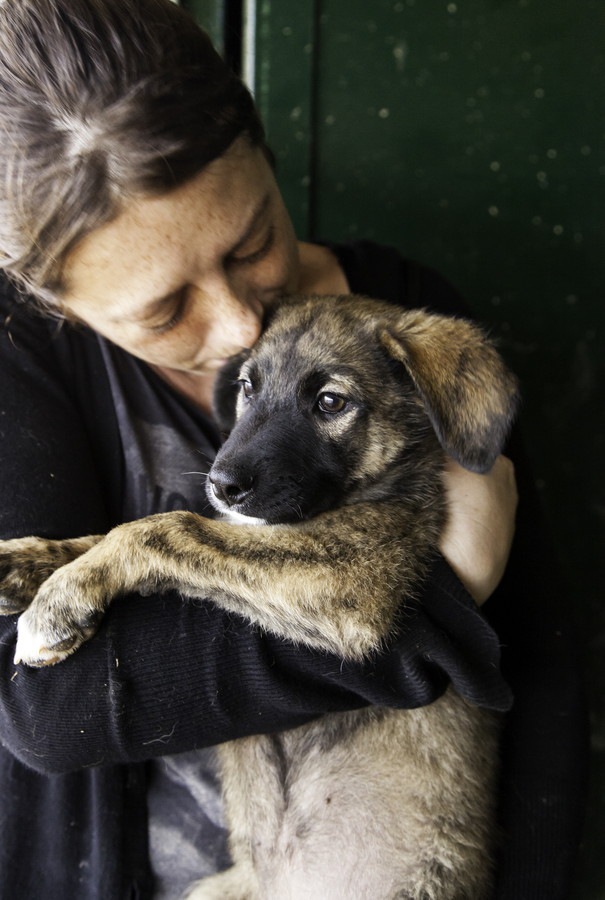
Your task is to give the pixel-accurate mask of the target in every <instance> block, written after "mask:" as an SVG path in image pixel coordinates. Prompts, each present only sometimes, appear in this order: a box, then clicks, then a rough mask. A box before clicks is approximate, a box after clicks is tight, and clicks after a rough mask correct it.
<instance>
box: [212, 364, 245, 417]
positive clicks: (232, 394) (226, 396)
mask: <svg viewBox="0 0 605 900" xmlns="http://www.w3.org/2000/svg"><path fill="white" fill-rule="evenodd" d="M249 356H250V351H249V350H242V352H241V353H238V354H237V355H236V356H231V357H230V358H229V359H228V360H227V362H226V363H225V365H224V366H223V368H222V369H220V371H219V372H218V374H217V376H216V382H215V385H214V394H213V397H212V412H213V415H214V420H215V422H216V424H217V426H218V428H219V431H221V432H223V433H224V434H228V433H229V432H230V431H231V429H232V428H233V426H234V425H235V407H236V402H237V394H238V383H237V379H238V376H239V373H240V369H241V367H242V366H243V364H244V363H245V361H246V360H247V359H248V357H249Z"/></svg>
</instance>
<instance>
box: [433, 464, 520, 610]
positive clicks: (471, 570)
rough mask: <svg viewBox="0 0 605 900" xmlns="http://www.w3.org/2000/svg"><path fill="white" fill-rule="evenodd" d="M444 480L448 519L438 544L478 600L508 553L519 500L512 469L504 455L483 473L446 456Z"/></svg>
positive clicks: (495, 582)
mask: <svg viewBox="0 0 605 900" xmlns="http://www.w3.org/2000/svg"><path fill="white" fill-rule="evenodd" d="M444 483H445V489H446V494H447V502H448V519H447V522H446V526H445V530H444V532H443V535H442V537H441V541H440V543H439V548H440V550H441V552H442V553H443V555H444V556H445V558H446V560H447V561H448V563H449V564H450V566H451V567H452V569H453V570H454V572H455V573H456V575H457V576H458V578H459V579H460V581H461V582H462V583H463V585H464V586H465V588H466V589H467V591H468V592H469V593H470V595H471V596H472V597H473V598H474V599H475V601H476V602H477V603H478V604H481V603H483V602H484V601H485V600H487V598H488V597H489V596H490V594H491V593H492V592H493V591H494V590H495V588H496V587H497V586H498V584H499V582H500V579H501V578H502V575H503V574H504V569H505V567H506V563H507V561H508V557H509V554H510V549H511V545H512V542H513V535H514V533H515V513H516V510H517V499H518V496H517V486H516V482H515V469H514V466H513V464H512V462H511V461H510V459H508V458H507V457H506V456H499V457H498V459H497V460H496V462H495V464H494V466H493V468H492V469H491V471H490V472H488V473H487V474H486V475H476V474H475V473H473V472H468V471H467V470H466V469H463V468H462V466H459V465H458V464H457V463H455V462H453V460H448V463H447V466H446V469H445V473H444Z"/></svg>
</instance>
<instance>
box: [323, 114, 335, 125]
mask: <svg viewBox="0 0 605 900" xmlns="http://www.w3.org/2000/svg"><path fill="white" fill-rule="evenodd" d="M324 121H325V123H326V125H333V124H334V122H335V121H336V116H334V115H331V114H330V115H329V116H326V118H325V119H324Z"/></svg>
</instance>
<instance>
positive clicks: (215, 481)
mask: <svg viewBox="0 0 605 900" xmlns="http://www.w3.org/2000/svg"><path fill="white" fill-rule="evenodd" d="M287 481H288V480H287V479H283V480H282V483H281V484H275V485H273V490H272V491H271V492H270V494H269V495H268V496H263V494H266V492H265V491H263V490H259V489H258V487H257V486H256V485H255V483H254V480H253V479H249V480H248V481H247V482H246V483H244V481H243V480H242V479H238V483H235V482H234V481H232V480H231V481H226V480H225V479H224V478H222V477H221V473H220V472H219V473H217V472H215V471H214V469H212V470H211V471H210V474H209V475H208V478H207V480H206V494H207V496H208V499H209V501H210V503H211V504H212V506H213V507H214V508H215V509H216V510H217V512H219V513H220V514H221V515H223V516H226V517H227V518H229V519H230V520H231V521H233V522H240V523H245V524H248V525H261V524H262V525H284V524H291V523H294V522H301V521H302V520H304V519H309V518H311V517H312V516H313V515H316V513H317V510H315V509H310V508H309V506H308V504H307V503H305V502H304V501H303V500H302V498H301V497H300V495H299V493H300V492H299V490H298V486H297V484H296V483H287Z"/></svg>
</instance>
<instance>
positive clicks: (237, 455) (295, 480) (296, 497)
mask: <svg viewBox="0 0 605 900" xmlns="http://www.w3.org/2000/svg"><path fill="white" fill-rule="evenodd" d="M259 405H260V404H259ZM342 487H343V471H342V460H341V459H340V455H339V454H338V452H337V450H336V448H335V447H334V446H332V445H331V444H330V443H329V442H327V441H325V440H323V439H322V438H321V436H320V435H319V434H318V432H317V430H316V429H315V428H314V427H313V424H312V422H311V421H309V419H308V417H307V416H305V415H304V414H302V413H300V412H299V411H297V410H296V407H295V406H294V408H292V407H289V408H287V409H280V410H272V411H271V413H270V414H268V411H267V409H266V408H265V409H264V411H263V410H262V409H254V410H250V411H248V412H247V413H245V414H244V416H243V417H242V418H241V419H240V420H239V421H238V422H237V423H236V425H235V428H234V429H233V431H232V432H231V434H230V435H229V437H228V439H227V441H226V442H225V444H223V446H222V448H221V449H220V451H219V453H218V454H217V457H216V460H215V462H214V465H213V466H212V469H211V470H210V473H209V475H208V479H207V483H206V492H207V494H208V498H209V500H210V502H211V503H212V505H213V506H214V507H215V508H216V509H217V510H218V511H219V512H222V513H227V514H229V513H237V514H238V515H240V516H247V517H250V518H254V519H262V520H263V521H265V522H267V523H271V524H277V523H284V522H294V521H300V520H301V519H307V518H311V517H312V516H314V515H317V513H319V512H322V511H323V510H325V509H328V508H329V507H330V506H332V505H334V503H335V501H336V500H337V499H338V498H339V496H340V494H341V491H342Z"/></svg>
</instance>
